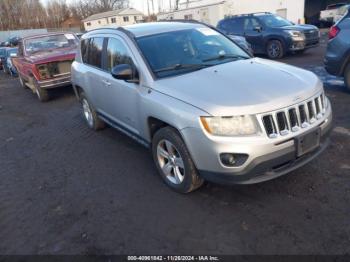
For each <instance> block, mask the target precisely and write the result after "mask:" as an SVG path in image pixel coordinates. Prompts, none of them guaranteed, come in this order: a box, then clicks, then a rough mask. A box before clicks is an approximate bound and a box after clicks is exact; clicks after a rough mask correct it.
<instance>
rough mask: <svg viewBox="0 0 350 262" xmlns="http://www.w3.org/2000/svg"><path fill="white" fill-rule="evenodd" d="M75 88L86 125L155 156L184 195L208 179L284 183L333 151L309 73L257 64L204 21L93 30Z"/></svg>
mask: <svg viewBox="0 0 350 262" xmlns="http://www.w3.org/2000/svg"><path fill="white" fill-rule="evenodd" d="M72 82H73V85H74V89H75V92H76V95H77V97H78V98H79V100H80V101H81V104H82V109H83V115H84V117H85V119H86V122H87V124H88V125H89V127H91V128H92V129H95V130H98V129H101V128H103V127H104V126H105V123H107V124H108V125H110V126H112V127H115V128H117V129H119V130H120V131H122V132H123V133H125V134H127V135H129V136H130V137H132V138H134V139H136V140H137V141H139V142H140V143H141V144H143V145H144V146H146V147H149V148H151V150H152V154H153V158H154V162H155V164H156V167H157V169H158V171H159V173H160V175H161V177H162V178H163V179H164V181H165V183H166V184H167V185H168V186H170V187H171V188H172V189H174V190H176V191H177V192H181V193H188V192H190V191H193V190H195V189H196V188H199V187H200V186H201V185H202V184H203V182H204V181H205V180H207V181H212V182H217V183H224V184H233V183H234V184H252V183H259V182H263V181H266V180H270V179H273V178H276V177H279V176H281V175H284V174H286V173H288V172H290V171H292V170H295V169H296V168H299V167H301V166H303V165H304V164H306V163H308V162H309V161H310V160H312V159H314V158H315V157H316V156H318V155H319V154H320V153H321V152H322V151H323V150H324V149H325V148H326V146H327V145H328V143H329V140H328V135H327V134H328V133H329V132H328V131H329V130H330V127H331V122H332V112H331V105H330V102H329V100H328V99H327V97H326V96H325V94H324V90H323V85H322V83H321V81H320V80H319V79H318V78H317V77H316V76H315V75H314V74H313V73H311V72H309V71H305V70H302V69H299V68H296V67H292V66H288V65H285V64H281V63H277V62H271V61H268V60H264V59H259V58H252V57H251V56H250V55H249V54H248V53H246V52H245V51H244V50H243V49H241V48H240V47H239V46H238V45H236V44H235V43H234V41H233V40H232V39H230V38H228V37H226V36H224V35H223V34H221V33H220V32H218V31H216V30H215V29H214V28H211V27H208V26H205V25H203V24H200V23H194V22H160V23H148V24H139V25H132V26H127V27H124V28H110V29H109V28H105V29H98V30H94V31H91V32H88V33H86V34H85V35H83V37H82V40H81V46H80V52H78V55H77V57H76V61H75V62H74V63H73V65H72Z"/></svg>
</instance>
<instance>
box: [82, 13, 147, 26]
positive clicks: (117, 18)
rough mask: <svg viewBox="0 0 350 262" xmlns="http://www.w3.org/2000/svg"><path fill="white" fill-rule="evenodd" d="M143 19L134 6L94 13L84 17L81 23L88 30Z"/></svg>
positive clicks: (141, 20) (126, 23) (132, 22)
mask: <svg viewBox="0 0 350 262" xmlns="http://www.w3.org/2000/svg"><path fill="white" fill-rule="evenodd" d="M143 20H144V15H143V14H142V13H141V12H140V11H138V10H136V9H134V8H125V9H119V10H113V11H108V12H104V13H99V14H94V15H92V16H89V17H88V18H85V19H84V20H83V23H84V28H85V30H86V31H89V30H93V29H96V28H100V27H104V26H107V25H116V26H124V25H132V24H136V23H140V22H143Z"/></svg>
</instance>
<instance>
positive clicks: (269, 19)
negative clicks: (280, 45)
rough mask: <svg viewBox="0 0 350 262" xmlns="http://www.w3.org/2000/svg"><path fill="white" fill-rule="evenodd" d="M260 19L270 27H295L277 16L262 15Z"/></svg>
mask: <svg viewBox="0 0 350 262" xmlns="http://www.w3.org/2000/svg"><path fill="white" fill-rule="evenodd" d="M259 19H260V20H261V21H262V22H263V23H264V24H265V25H266V26H268V27H283V26H291V25H293V24H292V23H291V22H289V21H288V20H286V19H284V18H282V17H280V16H277V15H262V16H259Z"/></svg>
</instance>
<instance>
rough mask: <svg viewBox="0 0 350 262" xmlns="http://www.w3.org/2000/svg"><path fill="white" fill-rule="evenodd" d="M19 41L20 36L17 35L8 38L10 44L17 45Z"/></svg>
mask: <svg viewBox="0 0 350 262" xmlns="http://www.w3.org/2000/svg"><path fill="white" fill-rule="evenodd" d="M19 41H21V37H19V36H13V37H10V38H9V39H8V42H9V45H10V46H17V45H18V43H19Z"/></svg>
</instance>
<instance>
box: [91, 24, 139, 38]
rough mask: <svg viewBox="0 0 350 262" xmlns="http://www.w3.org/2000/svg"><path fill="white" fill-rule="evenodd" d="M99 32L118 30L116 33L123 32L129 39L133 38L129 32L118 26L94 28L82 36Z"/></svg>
mask: <svg viewBox="0 0 350 262" xmlns="http://www.w3.org/2000/svg"><path fill="white" fill-rule="evenodd" d="M100 30H118V31H120V32H123V33H124V34H126V35H128V36H130V37H135V35H134V34H133V33H132V32H131V31H129V30H127V29H125V28H124V27H121V26H118V27H100V28H96V29H92V30H90V31H87V32H86V33H84V34H88V33H91V32H94V31H100Z"/></svg>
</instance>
